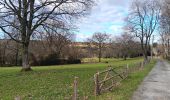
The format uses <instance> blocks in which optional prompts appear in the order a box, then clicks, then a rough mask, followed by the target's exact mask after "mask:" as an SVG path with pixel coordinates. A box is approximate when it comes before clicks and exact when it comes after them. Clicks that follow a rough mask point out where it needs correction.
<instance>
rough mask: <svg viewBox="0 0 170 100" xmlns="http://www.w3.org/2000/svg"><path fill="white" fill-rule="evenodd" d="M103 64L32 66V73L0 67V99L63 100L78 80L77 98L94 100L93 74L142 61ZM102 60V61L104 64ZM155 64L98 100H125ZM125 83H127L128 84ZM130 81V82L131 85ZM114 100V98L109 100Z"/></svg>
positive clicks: (133, 60) (114, 60)
mask: <svg viewBox="0 0 170 100" xmlns="http://www.w3.org/2000/svg"><path fill="white" fill-rule="evenodd" d="M107 60H108V62H109V63H108V64H107V63H96V64H77V65H60V66H45V67H33V70H34V71H32V72H27V73H24V72H20V70H21V68H19V67H12V68H0V99H1V100H13V99H14V98H15V97H21V99H22V100H63V99H66V98H69V97H70V96H71V95H72V94H73V85H72V83H73V79H74V77H75V76H77V77H79V79H78V81H79V82H78V86H79V87H78V93H79V96H81V97H83V96H84V95H85V96H89V98H91V99H95V98H94V96H93V94H94V91H93V89H94V88H93V75H94V73H96V72H97V71H100V70H104V69H106V68H107V66H108V65H113V66H115V67H117V66H124V65H126V64H129V66H132V65H133V64H134V63H136V62H141V61H142V60H143V59H142V58H134V59H128V60H126V61H124V60H122V59H113V60H112V59H107ZM107 60H104V61H107ZM154 64H155V62H152V63H151V64H149V65H148V66H149V67H147V68H146V69H145V70H144V71H139V72H136V73H134V74H132V75H130V76H129V77H128V79H127V80H125V81H123V82H122V85H121V87H118V89H117V90H115V91H113V92H111V93H106V94H104V95H102V96H99V97H98V99H104V98H107V97H112V96H114V98H115V99H116V100H119V98H121V100H125V99H124V98H129V97H130V95H131V94H132V92H133V91H134V90H135V89H136V88H137V85H138V84H139V83H140V82H141V81H142V79H143V78H144V76H145V75H146V74H147V73H148V72H149V71H150V69H151V68H152V67H153V65H154ZM129 81H131V82H130V83H129ZM132 81H133V82H132ZM129 91H130V92H129ZM113 100H114V99H113Z"/></svg>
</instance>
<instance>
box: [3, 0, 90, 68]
mask: <svg viewBox="0 0 170 100" xmlns="http://www.w3.org/2000/svg"><path fill="white" fill-rule="evenodd" d="M92 4H93V1H92V0H1V1H0V29H1V30H2V31H3V32H4V33H5V34H8V36H9V37H10V38H11V39H12V40H14V41H16V42H17V43H20V45H21V46H22V71H29V70H31V67H30V65H29V44H30V40H31V39H32V38H33V37H34V36H39V37H41V36H42V35H43V33H44V30H47V29H49V30H53V28H54V27H55V28H54V29H55V30H54V31H55V32H56V33H58V32H63V31H64V32H65V31H66V32H68V31H69V30H70V28H71V27H70V26H71V24H72V22H73V20H74V19H75V18H78V17H80V16H82V15H85V14H87V12H88V10H89V9H90V8H91V6H92ZM56 29H57V30H58V31H56ZM45 34H46V33H45ZM42 37H43V36H42Z"/></svg>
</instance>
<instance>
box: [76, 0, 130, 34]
mask: <svg viewBox="0 0 170 100" xmlns="http://www.w3.org/2000/svg"><path fill="white" fill-rule="evenodd" d="M129 1H130V0H98V5H97V6H94V7H93V9H92V11H91V15H89V16H88V17H86V18H82V19H80V21H79V22H78V27H79V28H80V29H79V30H80V33H81V34H80V36H79V34H78V35H77V37H82V36H83V35H82V34H84V35H85V36H83V37H87V36H88V35H89V34H93V33H94V32H96V31H100V32H104V31H105V32H110V33H113V34H117V33H119V32H120V31H121V30H122V28H121V27H122V25H123V19H124V18H125V17H126V14H127V12H128V8H129Z"/></svg>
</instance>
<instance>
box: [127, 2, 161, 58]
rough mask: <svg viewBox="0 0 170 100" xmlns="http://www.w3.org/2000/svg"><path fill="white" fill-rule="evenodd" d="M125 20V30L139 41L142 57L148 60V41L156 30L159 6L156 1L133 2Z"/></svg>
mask: <svg viewBox="0 0 170 100" xmlns="http://www.w3.org/2000/svg"><path fill="white" fill-rule="evenodd" d="M131 7H132V9H131V11H130V13H129V16H128V18H127V29H128V30H129V31H130V32H131V33H134V34H135V36H136V37H138V38H139V39H140V42H141V48H142V50H143V56H144V58H145V60H146V59H148V57H147V56H148V52H149V51H150V50H149V49H150V39H151V36H152V34H153V33H154V31H155V30H156V28H157V26H158V23H159V19H160V11H161V6H160V3H159V2H158V1H157V0H134V1H133V3H132V6H131Z"/></svg>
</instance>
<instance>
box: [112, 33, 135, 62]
mask: <svg viewBox="0 0 170 100" xmlns="http://www.w3.org/2000/svg"><path fill="white" fill-rule="evenodd" d="M133 39H134V37H133V36H132V35H131V34H128V33H124V34H122V35H121V36H119V37H117V38H116V41H115V42H116V43H118V44H119V45H118V46H117V50H118V51H119V52H121V55H122V56H123V58H124V60H126V58H127V57H128V55H129V54H130V52H131V50H132V49H133V46H135V45H134V43H135V42H134V40H133Z"/></svg>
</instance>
